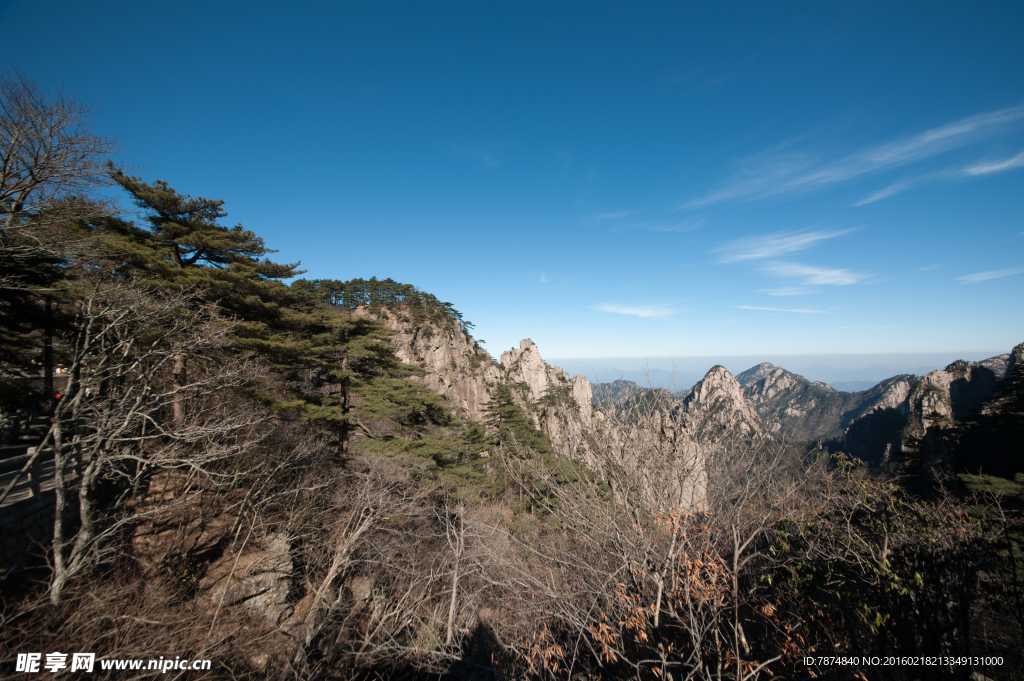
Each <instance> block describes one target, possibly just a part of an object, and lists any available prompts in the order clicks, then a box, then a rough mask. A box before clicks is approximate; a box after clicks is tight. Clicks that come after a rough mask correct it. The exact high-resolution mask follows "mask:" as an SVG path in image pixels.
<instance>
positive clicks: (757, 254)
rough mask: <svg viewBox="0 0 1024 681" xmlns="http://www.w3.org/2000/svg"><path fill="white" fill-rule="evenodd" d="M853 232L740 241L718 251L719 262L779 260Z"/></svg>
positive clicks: (782, 234) (815, 233)
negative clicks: (781, 257) (782, 256)
mask: <svg viewBox="0 0 1024 681" xmlns="http://www.w3.org/2000/svg"><path fill="white" fill-rule="evenodd" d="M851 231H853V230H850V229H844V230H842V231H838V232H807V231H803V232H787V233H778V234H767V235H765V236H758V237H749V238H746V239H739V240H737V241H733V242H732V243H729V244H726V245H725V246H722V247H721V248H719V249H718V253H721V254H722V255H721V258H720V259H719V262H724V263H729V262H742V261H744V260H764V259H765V258H777V257H778V256H780V255H788V254H789V253H796V252H798V251H803V250H806V249H808V248H810V247H811V246H813V245H814V244H816V243H819V242H821V241H825V240H827V239H834V238H835V237H837V236H842V235H844V234H849V233H850V232H851Z"/></svg>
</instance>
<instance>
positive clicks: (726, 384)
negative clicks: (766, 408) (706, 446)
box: [683, 364, 771, 438]
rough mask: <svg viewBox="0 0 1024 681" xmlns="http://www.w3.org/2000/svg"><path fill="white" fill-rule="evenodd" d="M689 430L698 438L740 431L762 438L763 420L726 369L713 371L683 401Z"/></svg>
mask: <svg viewBox="0 0 1024 681" xmlns="http://www.w3.org/2000/svg"><path fill="white" fill-rule="evenodd" d="M769 366H771V365H769ZM683 411H684V413H685V415H686V417H685V421H686V425H687V427H688V428H689V429H690V430H691V432H694V433H696V434H697V436H698V438H700V437H703V434H704V433H707V432H708V429H709V427H710V428H714V429H715V430H721V429H732V428H738V429H739V431H740V432H742V433H744V434H760V433H761V432H762V431H763V428H762V426H761V420H760V419H759V418H758V416H757V414H756V413H755V412H754V410H753V409H751V408H750V405H749V404H747V401H746V399H744V397H743V386H741V385H740V384H739V381H737V380H736V379H735V378H734V377H733V375H732V374H730V373H729V371H728V369H726V368H725V367H724V366H722V365H720V364H719V365H716V366H713V367H711V369H710V370H709V371H708V373H707V374H706V375H705V376H704V378H703V379H701V380H700V381H699V382H698V383H697V384H696V385H695V386H693V389H692V390H691V391H690V394H689V395H687V396H686V398H685V399H684V400H683Z"/></svg>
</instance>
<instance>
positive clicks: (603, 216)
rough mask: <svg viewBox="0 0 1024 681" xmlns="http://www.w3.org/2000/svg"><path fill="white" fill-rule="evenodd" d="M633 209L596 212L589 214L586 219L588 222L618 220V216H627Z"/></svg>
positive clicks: (633, 212)
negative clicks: (595, 213)
mask: <svg viewBox="0 0 1024 681" xmlns="http://www.w3.org/2000/svg"><path fill="white" fill-rule="evenodd" d="M636 212H637V211H635V210H624V211H619V212H614V213H598V214H597V215H591V216H590V217H589V218H587V220H589V221H590V222H604V221H605V220H618V219H620V218H628V217H629V216H630V215H633V214H635V213H636Z"/></svg>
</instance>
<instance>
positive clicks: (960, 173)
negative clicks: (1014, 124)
mask: <svg viewBox="0 0 1024 681" xmlns="http://www.w3.org/2000/svg"><path fill="white" fill-rule="evenodd" d="M1016 168H1024V151H1022V152H1020V153H1019V154H1017V155H1016V156H1014V157H1013V158H1008V159H1004V160H1002V161H985V162H979V163H975V164H973V165H969V166H967V167H965V168H959V169H958V168H948V169H946V170H941V171H939V172H936V173H927V174H925V175H920V176H918V177H914V178H910V179H907V180H900V181H899V182H894V183H893V184H890V185H889V186H888V187H885V188H884V189H880V190H879V191H877V192H875V193H874V194H870V195H868V196H866V197H865V198H863V199H861V200H860V201H858V202H857V203H855V204H853V205H854V206H865V205H867V204H869V203H874V202H875V201H881V200H882V199H887V198H889V197H890V196H892V195H894V194H899V193H901V192H904V191H906V190H908V189H913V188H914V187H918V186H920V185H922V184H927V183H929V182H935V181H937V180H939V181H941V180H946V181H955V180H962V179H965V178H971V177H978V176H979V175H992V174H995V173H1002V172H1005V171H1007V170H1014V169H1016Z"/></svg>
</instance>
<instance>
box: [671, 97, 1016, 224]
mask: <svg viewBox="0 0 1024 681" xmlns="http://www.w3.org/2000/svg"><path fill="white" fill-rule="evenodd" d="M1021 118H1024V106H1016V107H1011V108H1008V109H1000V110H998V111H990V112H987V113H980V114H976V115H974V116H968V117H967V118H962V119H960V120H957V121H953V122H952V123H947V124H946V125H942V126H939V127H937V128H932V129H930V130H926V131H924V132H922V133H920V134H917V135H913V136H911V137H906V138H903V139H899V140H894V141H892V142H888V143H886V144H881V145H877V146H874V147H871V148H868V149H865V150H863V151H858V152H854V153H852V154H848V155H846V156H843V157H841V158H838V159H835V160H831V161H830V160H819V159H818V158H816V157H814V156H812V155H810V154H799V153H793V152H782V153H779V152H770V153H767V154H761V155H759V156H755V157H752V158H748V159H746V160H745V161H744V162H743V163H744V165H745V166H746V167H745V168H743V169H742V170H741V171H740V172H738V173H737V174H736V175H734V176H733V177H732V178H730V179H729V180H727V181H726V182H725V183H724V184H723V185H722V186H721V187H719V188H718V189H717V190H715V191H713V192H710V193H708V194H707V195H705V196H702V197H700V198H698V199H695V200H693V201H689V202H687V203H685V204H683V205H682V206H681V208H697V207H701V206H708V205H711V204H715V203H720V202H722V201H727V200H733V199H737V200H740V199H741V200H750V199H757V198H765V197H769V196H776V195H782V194H791V193H797V192H803V191H809V190H812V189H818V188H821V187H825V186H829V185H833V184H836V183H839V182H843V181H846V180H851V179H853V178H856V177H860V176H862V175H865V174H868V173H872V172H876V171H880V170H884V169H887V168H893V167H896V166H900V165H905V164H907V163H912V162H915V161H921V160H924V159H926V158H930V157H932V156H935V155H937V154H941V153H943V152H946V151H949V150H951V149H955V148H957V147H962V146H966V145H968V144H972V143H974V142H976V141H978V140H980V139H982V138H984V137H986V136H988V135H991V134H994V133H995V132H996V131H998V129H999V128H1001V127H1003V126H1006V125H1008V124H1011V123H1014V122H1016V121H1018V120H1020V119H1021ZM1010 162H1014V159H1010V160H1009V161H1005V162H1003V163H1010ZM989 165H993V166H997V165H999V164H989ZM1014 167H1016V166H1014ZM1008 168H1009V167H1007V169H1008ZM991 172H996V171H995V170H993V171H991ZM976 174H980V173H976ZM885 191H886V190H883V191H882V192H880V193H883V192H885ZM895 191H900V188H897V189H896V190H895ZM895 191H893V192H890V193H889V194H884V195H883V196H879V197H878V198H875V199H874V200H875V201H877V200H879V199H880V198H884V197H885V196H891V195H892V193H895ZM869 198H870V197H869ZM870 202H871V201H867V203H870Z"/></svg>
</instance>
